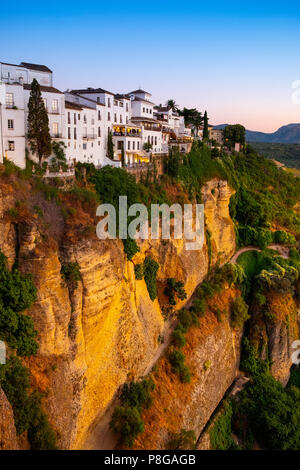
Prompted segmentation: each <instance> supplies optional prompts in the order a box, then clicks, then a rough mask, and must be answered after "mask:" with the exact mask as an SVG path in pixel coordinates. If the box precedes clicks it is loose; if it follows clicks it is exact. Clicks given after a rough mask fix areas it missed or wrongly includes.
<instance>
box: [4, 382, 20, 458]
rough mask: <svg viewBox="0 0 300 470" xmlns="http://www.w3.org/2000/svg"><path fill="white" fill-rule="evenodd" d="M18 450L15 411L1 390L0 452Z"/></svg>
mask: <svg viewBox="0 0 300 470" xmlns="http://www.w3.org/2000/svg"><path fill="white" fill-rule="evenodd" d="M18 449H19V445H18V440H17V435H16V428H15V423H14V414H13V410H12V407H11V406H10V404H9V402H8V400H7V398H6V396H5V394H4V392H3V390H2V388H0V450H18Z"/></svg>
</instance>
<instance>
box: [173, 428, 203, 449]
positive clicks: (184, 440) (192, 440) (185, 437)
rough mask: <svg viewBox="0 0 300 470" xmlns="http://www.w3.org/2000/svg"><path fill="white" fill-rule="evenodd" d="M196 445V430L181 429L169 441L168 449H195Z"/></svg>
mask: <svg viewBox="0 0 300 470" xmlns="http://www.w3.org/2000/svg"><path fill="white" fill-rule="evenodd" d="M195 446H196V435H195V432H194V431H187V430H186V429H181V430H180V432H179V433H177V434H173V435H172V436H171V439H170V441H169V443H168V447H167V448H168V449H170V450H188V449H191V450H192V449H195Z"/></svg>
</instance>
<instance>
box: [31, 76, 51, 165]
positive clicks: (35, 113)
mask: <svg viewBox="0 0 300 470" xmlns="http://www.w3.org/2000/svg"><path fill="white" fill-rule="evenodd" d="M27 138H28V141H29V145H30V149H31V151H32V153H33V154H36V155H37V156H38V159H39V165H41V163H42V160H43V159H45V158H47V157H49V156H50V155H51V150H52V145H51V137H50V132H49V118H48V114H47V111H46V108H45V104H44V101H43V99H42V95H41V89H40V85H39V83H38V81H37V80H36V79H35V78H34V79H33V81H32V83H31V91H30V97H29V101H28V133H27Z"/></svg>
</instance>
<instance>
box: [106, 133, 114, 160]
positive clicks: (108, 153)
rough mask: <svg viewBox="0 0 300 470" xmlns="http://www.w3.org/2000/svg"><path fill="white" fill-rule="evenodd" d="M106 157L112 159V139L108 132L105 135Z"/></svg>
mask: <svg viewBox="0 0 300 470" xmlns="http://www.w3.org/2000/svg"><path fill="white" fill-rule="evenodd" d="M107 157H108V158H110V159H111V160H113V159H114V144H113V139H112V132H111V131H110V130H109V131H108V135H107Z"/></svg>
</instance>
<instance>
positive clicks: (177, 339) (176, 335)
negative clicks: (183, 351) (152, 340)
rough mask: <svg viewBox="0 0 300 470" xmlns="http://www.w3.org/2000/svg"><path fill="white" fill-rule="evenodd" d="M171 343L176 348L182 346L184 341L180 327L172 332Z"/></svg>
mask: <svg viewBox="0 0 300 470" xmlns="http://www.w3.org/2000/svg"><path fill="white" fill-rule="evenodd" d="M172 339H173V343H174V345H175V346H176V347H178V348H183V346H184V345H185V343H186V339H185V336H184V334H183V332H182V330H181V329H180V328H175V330H174V331H173V333H172Z"/></svg>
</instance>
